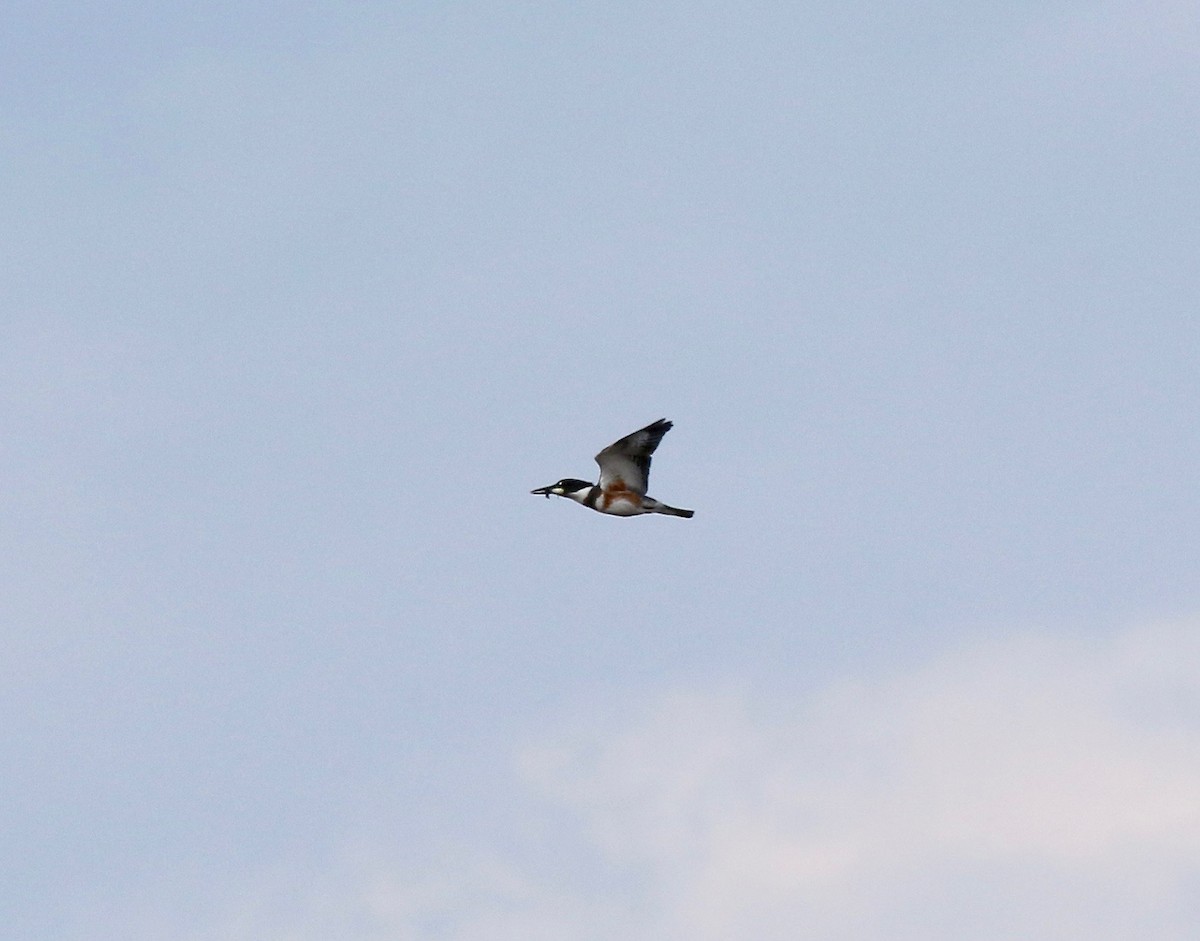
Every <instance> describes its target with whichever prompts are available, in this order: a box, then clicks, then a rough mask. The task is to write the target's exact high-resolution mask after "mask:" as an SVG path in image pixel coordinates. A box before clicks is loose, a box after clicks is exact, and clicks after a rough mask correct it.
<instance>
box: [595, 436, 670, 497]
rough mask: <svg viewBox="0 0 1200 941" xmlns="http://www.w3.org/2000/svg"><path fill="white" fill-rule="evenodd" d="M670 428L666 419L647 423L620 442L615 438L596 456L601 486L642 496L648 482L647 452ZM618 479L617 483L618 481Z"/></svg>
mask: <svg viewBox="0 0 1200 941" xmlns="http://www.w3.org/2000/svg"><path fill="white" fill-rule="evenodd" d="M670 430H671V422H669V421H667V420H666V419H665V418H660V419H659V420H658V421H656V422H653V423H651V424H649V425H647V426H646V427H645V428H642V429H640V430H638V431H635V432H634V433H633V434H631V435H626V436H625V437H624V438H622V439H621V440H620V441H614V442H613V443H612V444H610V445H609V446H608V447H607V448H605V449H604V450H603V451H601V452H600V453H599V454H597V455H596V463H597V464H599V465H600V489H601V490H609V489H611V488H613V487H616V488H617V489H621V488H620V484H623V485H624V489H626V490H632V491H634V492H635V493H640V494H642V495H643V496H645V494H646V487H647V485H648V484H649V482H650V455H651V454H653V453H654V449H655V448H657V447H658V443H659V442H660V441H662V439H663V435H665V434H666V433H667V432H668V431H670ZM618 482H619V483H618Z"/></svg>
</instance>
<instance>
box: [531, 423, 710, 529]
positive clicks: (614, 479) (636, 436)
mask: <svg viewBox="0 0 1200 941" xmlns="http://www.w3.org/2000/svg"><path fill="white" fill-rule="evenodd" d="M670 430H671V422H669V421H667V420H666V419H665V418H660V419H659V420H658V421H656V422H652V423H651V424H649V425H647V426H646V427H645V428H642V429H640V430H638V431H635V432H634V433H633V434H631V435H626V436H625V437H624V438H622V439H621V440H620V441H614V442H613V443H612V444H610V445H609V446H608V447H607V448H605V449H604V450H603V451H601V452H600V453H599V454H597V455H596V463H597V464H599V465H600V482H599V483H598V484H589V483H588V482H587V481H586V480H576V479H575V478H574V477H564V478H563V479H562V480H560V481H559V482H558V483H556V484H551V485H550V486H549V487H538V488H537V490H530V491H529V492H530V493H540V494H544V495H545V497H546V499H547V500H549V499H550V494H554V495H555V496H556V497H567V498H568V499H570V500H574V501H575V502H576V503H582V504H583V505H584V506H586V507H588V508H589V509H592V510H595V511H596V512H597V513H607V514H609V515H610V516H641V515H642V514H644V513H662V514H664V515H666V516H682V517H684V518H686V519H691V518H692V516H694V515H695V513H694V511H692V510H680V509H677V508H676V507H673V506H667V505H666V504H665V503H659V502H658V501H657V500H655V499H654V498H653V497H648V496H646V485H647V483H648V482H649V480H650V455H651V454H653V453H654V449H655V448H657V447H658V443H659V442H660V441H662V439H663V435H665V434H666V433H667V432H668V431H670Z"/></svg>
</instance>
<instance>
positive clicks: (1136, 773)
mask: <svg viewBox="0 0 1200 941" xmlns="http://www.w3.org/2000/svg"><path fill="white" fill-rule="evenodd" d="M1196 628H1197V625H1195V624H1192V625H1176V626H1159V627H1154V628H1148V629H1142V630H1137V631H1129V632H1125V633H1123V634H1120V635H1117V636H1112V637H1107V638H1105V639H1095V638H1088V637H1075V638H1073V639H1070V640H1063V639H1061V638H1059V639H1054V638H1051V637H1049V636H1035V635H1026V636H1022V637H1018V638H1015V639H1014V638H1011V637H1009V638H1005V639H998V640H994V641H990V642H985V643H975V644H972V645H968V646H965V647H964V648H963V649H961V650H958V651H955V652H952V653H948V654H945V655H943V656H941V657H939V658H938V659H936V660H935V661H933V662H930V663H927V664H925V665H924V666H922V667H921V668H919V669H913V670H906V671H902V672H899V673H897V674H895V675H892V676H890V677H885V678H873V679H864V680H857V681H843V682H837V683H831V684H830V685H829V686H828V687H827V688H825V689H823V690H820V691H817V692H816V693H815V694H813V695H799V696H797V697H795V699H794V700H792V701H779V700H777V699H775V700H772V698H771V697H769V696H767V695H765V694H762V695H749V694H745V695H735V694H728V693H726V694H712V693H707V692H692V693H674V694H671V695H666V696H663V697H661V698H659V699H658V700H656V701H654V702H653V703H651V704H649V705H645V706H644V707H643V708H640V709H633V710H631V711H630V712H629V713H628V714H627V715H626V718H625V720H624V721H622V722H612V723H609V724H607V725H605V724H603V723H600V724H593V725H592V726H591V727H590V728H587V729H585V730H579V729H576V730H575V731H572V732H564V733H562V734H561V735H560V736H559V737H558V738H557V740H555V741H553V742H548V743H544V744H542V745H539V746H537V747H533V748H530V749H529V750H527V751H525V752H524V753H523V754H522V755H521V756H520V759H519V762H518V764H519V767H520V774H521V777H522V780H524V781H525V782H526V783H527V786H528V787H529V788H532V789H533V790H534V791H535V792H536V793H537V794H539V795H541V796H542V797H543V798H544V800H545V801H546V803H545V805H544V808H545V811H546V813H547V815H548V816H550V817H552V818H553V819H555V820H556V821H559V820H562V819H565V820H568V821H573V823H567V824H557V823H556V825H561V826H564V827H567V828H568V829H569V828H570V827H571V826H573V825H577V828H578V829H577V831H576V832H574V833H568V834H566V845H567V846H568V851H566V852H567V855H564V856H563V857H562V858H560V859H557V860H556V861H555V863H556V864H559V865H555V866H550V865H546V864H545V862H543V863H542V864H541V865H540V866H530V864H529V863H528V861H527V860H526V861H521V862H518V861H516V860H514V859H504V858H503V854H494V855H493V856H492V857H490V858H483V857H475V858H473V860H472V861H469V862H463V861H462V860H458V861H457V862H455V863H454V864H453V865H449V864H446V862H445V861H444V860H443V861H442V863H441V864H439V865H438V866H437V867H434V868H432V869H431V870H430V872H433V873H436V875H430V872H426V873H424V874H422V875H421V876H419V877H413V876H410V875H404V874H395V873H393V874H387V873H386V867H379V868H378V869H377V871H376V874H375V875H373V876H371V877H369V878H360V877H358V876H354V877H351V878H348V879H346V880H345V881H344V882H343V883H341V884H342V885H343V888H342V889H341V890H339V891H338V892H335V893H333V897H334V898H335V899H336V904H334V905H333V906H332V908H329V907H328V906H326V910H325V914H324V915H323V917H322V918H321V919H320V925H321V927H320V929H319V930H318V931H317V933H312V932H298V931H297V930H296V929H295V926H294V924H293V925H292V926H291V927H289V929H288V930H287V932H286V933H284V934H280V933H279V932H278V931H275V932H274V933H272V931H271V930H269V927H270V926H269V925H265V924H263V925H259V926H258V927H257V928H256V934H255V936H256V937H259V938H271V937H288V938H297V939H298V938H317V937H328V936H332V935H331V934H330V932H331V931H332V932H333V933H334V934H336V935H337V936H338V937H341V938H362V939H366V938H372V939H374V938H392V939H414V941H416V939H422V941H423V939H432V938H445V939H453V941H474V939H483V938H489V939H495V938H514V939H516V938H522V939H537V938H543V937H544V938H555V939H574V938H593V937H596V938H599V937H606V938H611V937H622V938H627V939H639V938H645V939H650V938H654V939H657V941H671V939H679V941H684V939H687V941H704V939H718V938H735V937H736V938H755V939H773V938H780V939H784V938H787V939H795V938H807V937H813V938H822V939H826V938H846V939H863V941H871V939H885V938H886V939H889V941H892V939H897V938H900V939H903V938H914V939H915V938H921V939H923V941H933V939H938V938H945V939H955V941H958V939H963V938H1015V937H1019V938H1022V939H1026V941H1037V939H1042V938H1044V939H1061V938H1064V937H1087V938H1089V939H1106V938H1114V939H1115V938H1146V937H1154V938H1156V939H1170V938H1181V939H1182V938H1185V937H1189V936H1190V935H1191V932H1192V931H1193V930H1194V924H1195V921H1194V920H1195V917H1196V914H1197V903H1196V902H1195V901H1192V899H1193V897H1194V896H1195V894H1196V893H1195V888H1196V882H1197V880H1198V879H1200V674H1198V673H1197V672H1196V671H1195V669H1194V666H1195V664H1197V663H1200V641H1198V640H1197V637H1198V636H1200V632H1197V630H1196ZM556 845H557V844H556ZM551 870H554V871H551ZM590 870H594V871H595V872H598V873H601V874H607V876H604V875H602V876H601V877H598V878H597V879H595V880H593V881H589V879H588V878H587V877H584V878H580V877H579V873H580V872H582V871H590ZM381 873H382V874H381ZM571 873H573V874H574V875H570V874H571ZM614 873H615V874H616V877H613V874H614ZM601 883H604V885H605V887H604V888H602V887H601ZM351 886H353V888H350V887H351ZM328 897H329V896H328V893H326V898H327V899H328ZM311 923H312V922H311V921H310V924H311ZM355 925H357V926H358V928H357V929H355V927H354V926H355ZM222 936H223V937H227V936H228V934H227V933H226V934H225V935H222Z"/></svg>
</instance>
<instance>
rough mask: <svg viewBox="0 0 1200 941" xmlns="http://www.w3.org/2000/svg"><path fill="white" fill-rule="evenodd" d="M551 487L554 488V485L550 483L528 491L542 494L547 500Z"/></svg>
mask: <svg viewBox="0 0 1200 941" xmlns="http://www.w3.org/2000/svg"><path fill="white" fill-rule="evenodd" d="M553 489H554V485H553V484H551V485H550V486H549V487H538V488H537V490H530V491H529V492H530V493H540V494H543V495H544V496H545V497H546V499H547V500H549V499H550V491H551V490H553Z"/></svg>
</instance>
